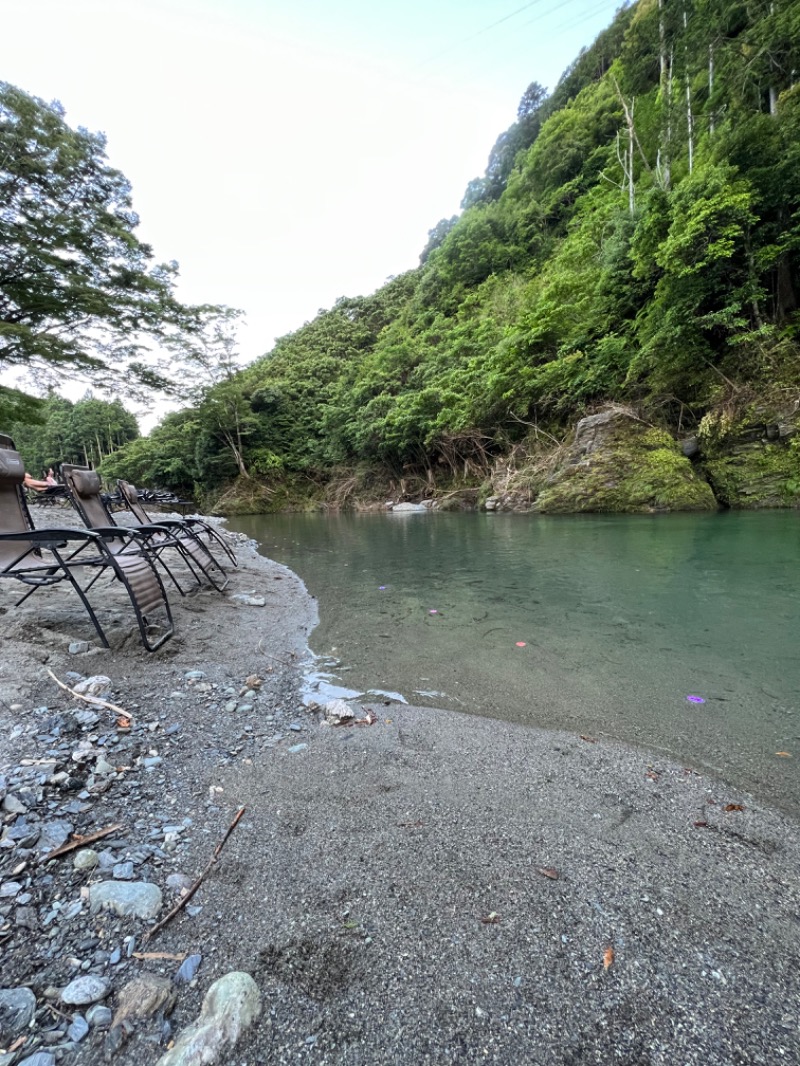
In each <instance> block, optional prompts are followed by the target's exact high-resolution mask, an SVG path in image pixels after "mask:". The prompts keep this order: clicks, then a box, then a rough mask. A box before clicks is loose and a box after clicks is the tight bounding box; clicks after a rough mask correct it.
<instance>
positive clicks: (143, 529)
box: [61, 463, 228, 596]
mask: <svg viewBox="0 0 800 1066" xmlns="http://www.w3.org/2000/svg"><path fill="white" fill-rule="evenodd" d="M89 473H91V474H95V471H93V470H90V469H89V467H81V466H77V465H75V464H73V463H62V464H61V475H62V477H63V478H64V484H65V485H66V488H67V494H68V495H69V498H70V501H71V502H72V505H73V507H74V508H75V510H76V511H77V512H78V514H79V515H80V517H81V520H82V521H83V523H84V525H85V526H86V527H87V529H89V530H92V531H94V532H97V533H108V532H110V531H114V530H116V531H117V532H119V530H125V531H133V532H135V533H136V534H138V535H139V536H140V537H141V538H142V539H143V544H144V547H145V548H146V550H147V551H148V552H149V553H150V554H151V555H152V557H153V558H154V559H155V560H156V561H157V562H158V563H159V565H160V566H162V567H163V569H164V572H165V573H166V575H167V576H168V577H169V579H170V581H171V582H172V583H173V585H174V586H175V588H176V589H177V590H178V592H179V593H180V594H181V596H185V595H186V591H185V590H184V588H183V587H182V586H181V584H180V582H179V581H178V579H177V577H176V576H175V574H174V573H173V571H172V569H171V568H170V566H169V564H168V563H167V561H166V559H165V558H164V553H165V552H166V551H167V550H168V549H170V548H172V549H174V550H176V551H177V552H178V553H179V555H180V556H181V558H182V559H183V561H184V562H185V563H186V565H187V567H188V568H189V572H190V573H191V575H192V577H193V578H194V580H195V581H196V582H197V584H198V585H200V584H202V578H203V577H204V578H205V579H206V581H207V582H208V583H209V584H210V585H211V586H212V587H213V588H215V589H216V590H217V592H222V591H223V590H224V589H225V586H226V585H227V584H228V578H227V576H226V574H225V571H224V570H223V569H222V567H221V566H220V565H219V564H218V563H217V561H216V559H215V558H214V557H213V556H212V555H211V553H210V552H209V551H208V549H207V548H206V546H205V545H204V544H203V543H202V541H200V540H199V538H194V540H193V541H184V540H182V539H181V538H180V537H178V536H176V535H175V534H174V533H173V531H172V530H171V529H170V528H169V526H167V525H166V524H165V525H162V524H161V523H153V522H150V523H145V524H141V525H136V526H119V525H117V523H116V521H115V519H114V516H113V515H112V514H111V512H110V511H109V509H108V507H107V505H106V503H105V501H104V500H103V497H102V495H101V493H100V490H99V487H98V488H97V490H96V491H92V492H86V491H82V490H81V488H80V486H79V484H78V482H79V481H80V480H81V477H80V475H81V474H89ZM97 482H98V486H99V478H97ZM98 519H101V520H102V522H98ZM215 570H216V571H218V572H219V574H220V575H221V579H220V578H218V577H217V576H216V575H215V574H214V571H215ZM200 575H202V577H201V576H200Z"/></svg>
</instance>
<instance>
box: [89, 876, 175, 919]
mask: <svg viewBox="0 0 800 1066" xmlns="http://www.w3.org/2000/svg"><path fill="white" fill-rule="evenodd" d="M161 902H162V897H161V889H160V888H159V887H158V885H154V884H151V883H150V882H148V881H101V882H99V884H96V885H91V887H90V888H89V906H90V908H91V911H92V914H96V913H97V911H99V910H103V909H104V908H106V907H107V908H108V909H109V910H112V911H114V912H115V913H116V914H119V915H120V917H122V918H125V917H128V916H133V917H135V918H144V919H148V918H155V917H156V915H157V914H158V912H159V911H160V910H161Z"/></svg>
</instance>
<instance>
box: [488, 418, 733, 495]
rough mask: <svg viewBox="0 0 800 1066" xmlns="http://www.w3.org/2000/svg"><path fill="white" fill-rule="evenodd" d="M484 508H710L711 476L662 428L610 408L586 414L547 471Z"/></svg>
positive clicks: (511, 489)
mask: <svg viewBox="0 0 800 1066" xmlns="http://www.w3.org/2000/svg"><path fill="white" fill-rule="evenodd" d="M486 506H487V509H488V510H529V511H537V512H539V513H541V514H568V513H576V512H578V513H579V512H589V511H599V512H602V511H610V512H619V513H634V514H635V513H645V514H646V513H652V512H659V511H711V510H714V509H715V508H716V507H717V503H716V501H715V499H714V494H713V493H712V491H711V488H710V487H709V484H708V482H707V481H706V480H705V479H704V478H703V477H701V476H700V475H699V474H698V473H697V471H696V469H695V467H694V466H693V465H692V463H691V462H690V461H689V459H688V458H687V457H686V455H685V454H684V453H683V451H682V450H681V446H680V445H679V444H678V443H677V442H676V441H675V440H674V439H673V438H672V437H671V436H670V435H669V434H668V433H666V432H665V431H663V430H660V429H655V428H653V427H652V426H650V425H648V424H646V423H645V422H642V421H640V420H639V419H638V418H636V417H634V416H633V415H632V413H630V412H628V411H625V410H622V409H617V408H615V409H613V410H609V411H602V412H600V413H599V414H596V415H591V416H590V417H588V418H583V419H581V421H580V422H579V423H578V425H577V426H576V429H575V436H574V439H573V440H572V442H571V443H569V444H568V445H567V446H566V447H565V449H564V450H563V454H562V455H561V456H559V457H558V459H557V460H556V461H555V463H554V464H553V466H552V467H551V469H550V470H548V471H547V472H545V473H543V474H542V475H540V476H539V477H536V476H534V477H532V478H531V479H530V480H529V483H528V488H527V491H526V492H525V493H521V492H520V491H519V490H518V489H516V488H515V487H514V482H513V479H511V480H510V482H509V491H506V492H503V493H501V494H498V495H496V496H494V497H490V499H489V500H487V502H486Z"/></svg>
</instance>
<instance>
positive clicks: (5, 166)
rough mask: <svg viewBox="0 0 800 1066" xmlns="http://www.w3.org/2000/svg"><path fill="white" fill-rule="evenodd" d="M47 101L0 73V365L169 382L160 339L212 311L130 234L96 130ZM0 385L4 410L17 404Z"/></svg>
mask: <svg viewBox="0 0 800 1066" xmlns="http://www.w3.org/2000/svg"><path fill="white" fill-rule="evenodd" d="M64 114H65V113H64V109H63V108H62V107H61V105H60V104H58V103H50V104H48V103H45V102H44V101H43V100H40V99H38V98H36V97H34V96H30V95H29V94H27V93H25V92H23V91H22V90H21V89H18V88H15V87H14V86H13V85H10V84H8V83H7V82H0V367H14V368H17V369H18V370H25V371H27V372H28V377H29V378H30V376H31V375H32V376H33V377H34V378H35V379H37V380H38V381H39V382H40V383H41V382H44V383H50V384H52V383H54V382H56V381H57V380H58V378H59V376H60V375H62V374H64V373H69V374H70V375H71V376H75V375H76V374H83V375H85V377H86V378H87V379H88V380H90V381H91V383H92V384H93V385H95V386H104V385H109V384H111V385H116V386H117V388H118V389H124V390H126V391H127V390H129V389H132V388H134V387H135V386H136V385H140V386H143V387H145V388H150V387H159V388H166V387H169V375H168V374H167V373H165V362H164V360H162V361H161V363H160V364H159V360H158V357H157V353H158V350H159V349H165V348H167V347H171V348H172V350H173V352H174V349H175V346H176V345H178V346H180V344H181V343H182V342H184V341H186V340H188V339H191V338H192V337H193V336H194V335H196V334H197V333H198V331H200V330H201V328H202V327H203V325H204V323H205V321H206V319H207V318H208V317H209V315H213V313H214V311H215V309H213V308H210V307H187V306H184V305H183V304H182V303H180V302H179V301H178V300H177V299H176V297H175V281H176V278H177V269H178V268H177V264H176V263H174V262H172V263H160V264H159V263H155V262H154V257H153V251H152V249H151V248H150V247H149V245H147V244H144V243H143V242H141V241H140V240H139V239H138V237H137V236H136V232H135V231H136V227H137V225H138V222H139V219H138V216H137V215H136V213H135V211H134V210H133V207H132V201H131V187H130V184H129V182H128V180H127V179H126V178H125V176H124V175H123V174H122V173H120V171H118V170H115V169H114V168H113V167H111V166H110V165H109V164H108V161H107V159H106V154H105V148H106V140H105V137H104V136H103V135H102V134H100V133H90V132H88V131H87V130H85V129H77V130H75V129H72V128H71V127H70V126H69V125H68V124H67V122H66V121H65V118H64ZM22 399H23V397H21V396H20V395H19V393H17V394H15V393H14V390H11V389H9V388H4V389H2V390H0V410H2V407H3V406H5V408H6V411H5V412H4V413H5V416H6V417H8V416H9V414H10V413H11V410H15V409H16V410H17V412H19V410H20V401H21V400H22Z"/></svg>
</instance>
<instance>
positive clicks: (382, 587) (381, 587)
mask: <svg viewBox="0 0 800 1066" xmlns="http://www.w3.org/2000/svg"><path fill="white" fill-rule="evenodd" d="M385 588H386V586H385V585H378V592H383V590H384V589H385Z"/></svg>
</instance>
